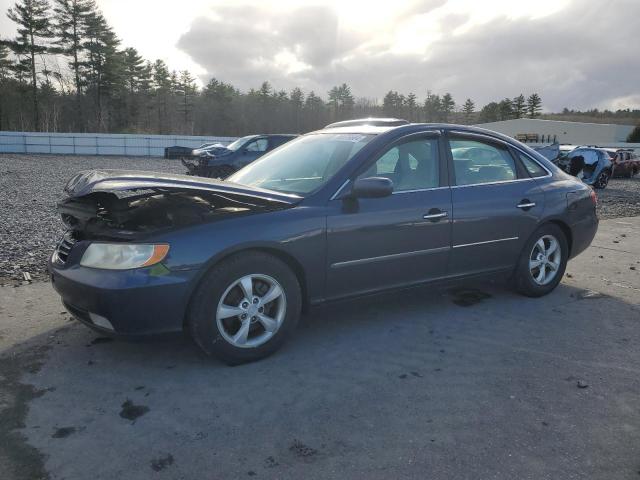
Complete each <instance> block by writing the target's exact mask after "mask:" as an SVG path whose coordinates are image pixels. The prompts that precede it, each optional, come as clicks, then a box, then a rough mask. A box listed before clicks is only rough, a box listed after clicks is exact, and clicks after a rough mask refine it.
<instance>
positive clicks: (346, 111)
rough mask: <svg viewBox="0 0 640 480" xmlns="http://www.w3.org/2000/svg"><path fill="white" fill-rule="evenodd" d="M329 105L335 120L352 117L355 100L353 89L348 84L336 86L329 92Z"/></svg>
mask: <svg viewBox="0 0 640 480" xmlns="http://www.w3.org/2000/svg"><path fill="white" fill-rule="evenodd" d="M329 105H330V107H331V110H332V114H333V119H334V120H344V119H347V118H349V117H350V116H351V114H352V113H353V107H354V105H355V99H354V98H353V94H352V93H351V87H349V85H347V84H346V83H343V84H342V85H339V86H338V85H336V86H335V87H333V88H332V89H331V90H329Z"/></svg>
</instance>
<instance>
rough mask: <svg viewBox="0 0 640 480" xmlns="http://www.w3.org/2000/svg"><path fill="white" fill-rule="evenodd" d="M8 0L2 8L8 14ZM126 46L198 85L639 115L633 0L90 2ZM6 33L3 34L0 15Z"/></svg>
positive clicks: (638, 10)
mask: <svg viewBox="0 0 640 480" xmlns="http://www.w3.org/2000/svg"><path fill="white" fill-rule="evenodd" d="M12 3H13V1H10V0H0V6H2V7H3V8H2V10H3V11H6V8H7V7H8V6H9V5H11V4H12ZM98 4H99V5H100V7H101V8H102V10H103V11H104V13H105V15H106V17H107V19H108V20H109V22H110V23H111V25H112V26H113V27H114V29H115V31H116V33H117V34H118V36H119V37H120V38H121V39H122V40H123V45H124V46H134V47H136V48H137V49H138V50H139V51H140V52H141V53H142V54H143V55H144V56H145V57H146V58H148V59H155V58H162V59H164V60H165V61H166V62H167V63H168V64H169V66H170V67H171V68H174V69H185V68H186V69H189V70H191V71H192V72H193V73H194V74H195V75H197V76H198V77H199V78H200V79H201V80H202V81H203V82H205V83H206V81H208V79H209V78H211V77H212V76H215V77H216V78H218V79H220V80H224V81H227V82H230V83H232V84H234V85H236V86H238V87H240V88H242V89H247V88H250V87H258V86H259V85H260V83H261V82H262V81H264V80H268V81H269V82H271V83H272V84H273V85H274V86H275V87H276V88H278V89H287V90H288V89H290V88H292V87H293V86H300V87H301V88H302V89H303V90H305V91H306V92H308V91H309V90H315V91H316V92H317V93H320V94H322V95H323V96H325V95H326V91H327V90H328V89H329V88H330V87H331V86H333V85H335V84H338V83H342V82H346V83H348V84H349V85H351V87H352V90H353V92H354V94H355V95H356V96H365V97H370V98H377V99H381V98H382V97H383V96H384V94H385V93H386V91H388V90H389V89H394V90H398V91H400V92H402V93H408V92H415V93H416V94H417V95H418V97H419V98H424V96H425V95H426V92H427V90H431V91H432V92H434V93H439V94H443V93H445V92H451V93H452V94H453V96H454V98H455V99H456V101H457V102H458V103H459V104H461V103H463V102H464V99H465V98H467V97H470V98H472V99H473V100H474V101H475V102H476V103H477V104H478V105H479V106H481V105H483V104H484V103H486V102H488V101H490V100H499V99H501V98H503V97H513V96H516V95H518V94H519V93H520V92H523V93H525V94H528V93H531V92H534V91H536V92H538V93H539V94H540V95H541V96H542V98H543V102H544V107H545V110H553V111H558V110H561V109H562V108H563V107H565V106H566V107H569V108H581V109H585V108H591V107H599V108H603V107H609V108H626V107H630V108H634V107H635V108H638V107H640V57H639V56H638V53H639V49H638V46H639V45H640V40H639V35H640V0H607V1H604V0H422V1H420V0H393V1H389V0H386V1H382V2H378V1H372V0H324V1H318V0H316V1H303V0H299V1H293V0H279V1H267V0H261V1H258V0H249V1H246V2H242V1H229V0H226V1H225V0H220V1H212V0H180V1H178V2H176V1H168V0H167V1H165V0H98ZM0 29H1V31H2V34H3V35H7V34H10V29H11V25H10V23H9V22H8V21H7V20H6V19H4V18H3V19H2V20H0Z"/></svg>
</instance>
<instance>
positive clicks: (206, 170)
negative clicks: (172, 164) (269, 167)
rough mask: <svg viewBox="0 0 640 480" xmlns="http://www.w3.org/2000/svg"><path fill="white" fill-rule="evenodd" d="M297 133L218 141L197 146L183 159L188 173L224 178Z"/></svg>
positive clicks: (249, 136)
mask: <svg viewBox="0 0 640 480" xmlns="http://www.w3.org/2000/svg"><path fill="white" fill-rule="evenodd" d="M295 137H296V135H282V134H278V135H248V136H246V137H241V138H239V139H237V140H236V141H234V142H233V143H230V144H229V145H227V146H223V145H220V144H216V145H211V146H208V147H206V148H199V149H195V150H193V152H191V156H190V159H188V160H187V159H183V160H182V163H183V164H184V166H185V167H187V173H188V174H189V175H197V176H200V177H210V178H222V179H224V178H227V177H228V176H229V175H231V174H232V173H233V172H236V171H237V170H239V169H241V168H242V167H244V166H245V165H248V164H250V163H251V162H253V161H255V160H257V159H258V158H260V157H261V156H262V155H264V154H265V153H267V152H269V151H271V150H273V149H275V148H277V147H279V146H280V145H283V144H285V143H287V142H288V141H289V140H292V139H294V138H295Z"/></svg>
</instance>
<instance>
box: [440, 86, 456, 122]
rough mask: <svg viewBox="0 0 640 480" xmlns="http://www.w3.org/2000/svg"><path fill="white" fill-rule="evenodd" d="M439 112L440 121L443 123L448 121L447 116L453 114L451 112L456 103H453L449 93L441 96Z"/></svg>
mask: <svg viewBox="0 0 640 480" xmlns="http://www.w3.org/2000/svg"><path fill="white" fill-rule="evenodd" d="M440 105H441V111H442V120H443V121H445V122H448V121H449V116H450V115H451V113H453V110H454V109H455V108H456V103H455V102H454V101H453V97H452V96H451V94H450V93H445V94H444V95H443V96H442V100H441V103H440Z"/></svg>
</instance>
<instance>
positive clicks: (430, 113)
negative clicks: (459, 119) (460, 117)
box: [424, 91, 442, 122]
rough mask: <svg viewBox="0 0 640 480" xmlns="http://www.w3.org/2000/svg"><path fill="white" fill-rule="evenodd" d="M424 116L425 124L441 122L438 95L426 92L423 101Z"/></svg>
mask: <svg viewBox="0 0 640 480" xmlns="http://www.w3.org/2000/svg"><path fill="white" fill-rule="evenodd" d="M424 116H425V121H426V122H440V121H441V120H442V100H441V99H440V95H434V94H432V93H431V92H429V91H428V92H427V98H426V99H425V101H424Z"/></svg>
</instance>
